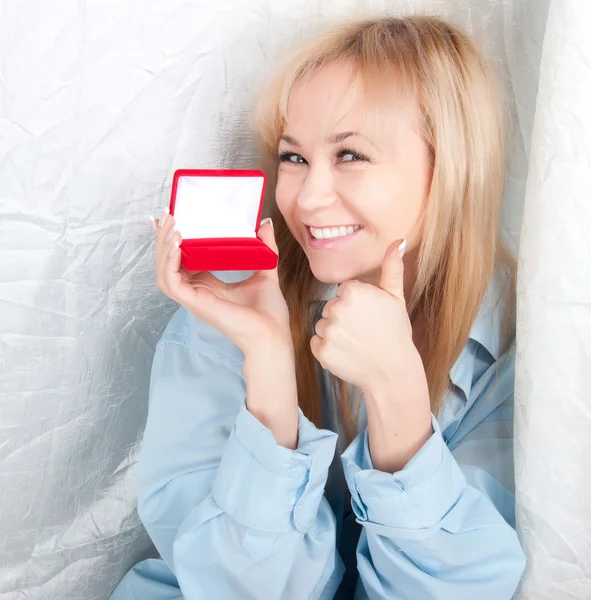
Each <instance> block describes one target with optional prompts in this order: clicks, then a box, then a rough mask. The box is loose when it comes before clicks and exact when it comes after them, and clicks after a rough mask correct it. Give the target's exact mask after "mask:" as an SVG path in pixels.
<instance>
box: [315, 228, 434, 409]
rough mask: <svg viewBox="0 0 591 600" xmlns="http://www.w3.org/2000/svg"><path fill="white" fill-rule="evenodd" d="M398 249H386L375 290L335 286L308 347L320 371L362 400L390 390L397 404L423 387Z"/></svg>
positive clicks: (353, 284)
mask: <svg viewBox="0 0 591 600" xmlns="http://www.w3.org/2000/svg"><path fill="white" fill-rule="evenodd" d="M400 246H405V240H403V241H402V243H401V242H394V243H393V244H392V245H391V246H390V247H389V248H388V250H387V252H386V254H385V256H384V261H383V264H382V275H381V281H380V285H379V287H376V286H374V285H371V284H367V283H361V282H359V281H355V280H353V281H346V282H345V283H343V284H341V285H340V286H339V288H338V290H337V293H336V296H335V297H334V298H331V299H330V300H329V301H328V302H327V303H326V305H325V306H324V309H323V311H322V318H321V319H320V320H319V321H318V322H317V324H316V327H315V335H314V336H313V337H312V339H311V341H310V347H311V349H312V353H313V354H314V356H315V357H316V359H317V360H318V361H319V362H320V364H321V365H322V366H323V367H324V368H325V369H327V370H328V371H330V372H331V373H332V374H333V375H336V376H337V377H339V378H341V379H343V380H344V381H347V382H349V383H351V384H353V385H355V386H357V387H359V388H360V389H361V390H362V391H363V392H364V393H365V394H368V393H369V394H371V393H372V392H374V391H377V390H380V391H382V390H390V394H394V395H395V396H398V397H400V398H401V399H402V398H406V397H408V394H409V393H410V394H411V395H414V391H415V390H416V391H418V392H419V393H421V395H424V393H425V390H427V386H426V376H425V370H424V367H423V362H422V360H421V357H420V355H419V352H418V350H417V348H416V346H415V345H414V343H413V339H412V326H411V323H410V319H409V316H408V312H407V310H406V302H405V299H404V288H403V281H404V266H403V263H402V255H403V253H404V247H403V252H402V253H400V252H399V247H400ZM390 394H389V395H390ZM427 396H428V392H427ZM426 401H427V402H429V398H428V397H427V398H426Z"/></svg>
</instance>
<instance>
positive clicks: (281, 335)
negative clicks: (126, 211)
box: [153, 209, 293, 355]
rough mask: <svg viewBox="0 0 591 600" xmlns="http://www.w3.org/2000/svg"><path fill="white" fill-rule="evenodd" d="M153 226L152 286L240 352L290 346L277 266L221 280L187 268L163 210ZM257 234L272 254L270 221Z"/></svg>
mask: <svg viewBox="0 0 591 600" xmlns="http://www.w3.org/2000/svg"><path fill="white" fill-rule="evenodd" d="M153 223H154V228H155V230H156V285H157V286H158V288H159V289H160V290H161V291H162V292H164V293H165V294H166V295H167V296H169V297H170V298H172V299H173V300H175V301H176V302H178V303H179V304H182V305H183V306H184V307H185V308H186V309H187V310H189V311H190V312H191V313H192V314H194V315H195V316H196V317H197V318H198V319H200V320H202V321H204V322H205V323H207V324H208V325H211V326H212V327H214V328H215V329H217V330H218V331H220V332H221V333H223V334H224V335H225V336H227V337H228V338H229V339H230V340H232V341H233V342H234V343H235V344H236V345H237V346H238V347H239V348H240V349H241V350H242V351H243V352H244V354H245V355H246V354H247V353H249V352H251V351H252V349H253V348H256V347H259V348H260V347H261V345H263V344H264V345H267V347H277V345H280V346H281V347H288V348H289V349H290V350H292V349H293V346H292V341H291V332H290V327H289V311H288V308H287V304H286V302H285V299H284V297H283V294H282V293H281V289H280V287H279V278H278V275H277V269H276V268H275V269H273V270H269V271H256V272H255V273H254V274H253V275H252V276H251V277H249V278H248V279H246V280H244V281H240V282H237V283H225V282H223V281H220V280H219V279H217V278H216V277H215V276H214V275H212V274H211V273H208V272H192V271H187V270H186V269H185V268H184V267H182V266H181V252H180V250H179V248H178V246H179V245H180V243H181V241H182V237H181V234H180V233H179V232H178V231H177V230H176V228H174V229H173V227H174V224H175V221H174V217H173V216H172V215H170V214H169V213H168V212H167V210H166V209H165V210H163V211H162V214H161V216H160V219H153ZM257 236H258V238H259V239H260V240H261V241H262V242H264V243H265V244H266V245H267V246H269V247H270V248H271V249H272V250H273V251H274V252H276V253H278V249H277V244H276V242H275V235H274V232H273V225H272V223H271V220H270V219H266V220H264V221H263V222H262V223H261V226H260V228H259V231H258V234H257Z"/></svg>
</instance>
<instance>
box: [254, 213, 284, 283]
mask: <svg viewBox="0 0 591 600" xmlns="http://www.w3.org/2000/svg"><path fill="white" fill-rule="evenodd" d="M257 237H258V238H259V240H261V242H263V244H265V245H266V246H268V247H269V248H271V250H273V252H275V254H277V255H279V248H278V247H277V242H276V241H275V230H274V229H273V221H272V220H271V218H270V217H267V218H266V219H263V220H262V221H261V226H260V227H259V230H258V232H257ZM265 273H268V274H269V275H270V276H271V277H273V278H274V279H278V277H279V276H278V274H277V267H275V268H274V269H271V270H269V271H265Z"/></svg>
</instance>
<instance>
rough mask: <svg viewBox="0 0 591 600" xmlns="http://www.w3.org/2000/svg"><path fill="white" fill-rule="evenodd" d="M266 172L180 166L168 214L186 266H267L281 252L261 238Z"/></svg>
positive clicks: (205, 268)
mask: <svg viewBox="0 0 591 600" xmlns="http://www.w3.org/2000/svg"><path fill="white" fill-rule="evenodd" d="M266 183H267V180H266V177H265V174H264V173H263V172H262V171H257V170H217V169H178V170H177V171H175V172H174V176H173V182H172V192H171V196H170V214H171V215H173V216H174V219H175V222H176V227H177V229H178V231H179V232H180V234H181V236H182V238H183V241H182V242H181V245H180V250H181V265H182V266H183V267H185V269H187V270H188V271H234V270H236V271H241V270H248V271H250V270H253V271H263V270H267V269H274V268H275V267H276V266H277V260H278V257H277V254H276V253H275V252H273V250H271V248H269V247H268V246H267V245H266V244H264V243H263V242H262V241H261V240H259V239H258V238H257V232H258V229H259V222H260V218H261V212H262V210H263V199H264V196H265V185H266Z"/></svg>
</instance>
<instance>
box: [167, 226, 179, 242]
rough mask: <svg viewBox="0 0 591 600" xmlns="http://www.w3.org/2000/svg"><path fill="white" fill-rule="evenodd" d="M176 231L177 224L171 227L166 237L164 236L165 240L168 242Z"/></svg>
mask: <svg viewBox="0 0 591 600" xmlns="http://www.w3.org/2000/svg"><path fill="white" fill-rule="evenodd" d="M175 231H177V228H176V225H173V226H172V227H171V228H170V231H169V232H168V233H167V234H166V237H165V238H164V241H165V242H168V240H169V239H170V238H171V237H172V236H173V235H174V234H175Z"/></svg>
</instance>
